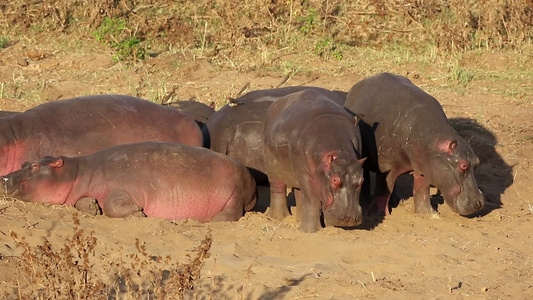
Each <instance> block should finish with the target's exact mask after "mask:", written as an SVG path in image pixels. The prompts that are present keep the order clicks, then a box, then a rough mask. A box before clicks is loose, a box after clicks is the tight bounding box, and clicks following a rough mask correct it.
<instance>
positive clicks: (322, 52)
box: [315, 38, 342, 60]
mask: <svg viewBox="0 0 533 300" xmlns="http://www.w3.org/2000/svg"><path fill="white" fill-rule="evenodd" d="M315 54H316V55H318V56H320V57H326V56H330V55H331V56H332V57H334V58H335V59H336V60H342V52H341V51H340V49H339V47H338V46H337V45H336V44H335V42H334V41H333V39H332V38H326V39H323V40H320V41H318V42H317V43H316V44H315Z"/></svg>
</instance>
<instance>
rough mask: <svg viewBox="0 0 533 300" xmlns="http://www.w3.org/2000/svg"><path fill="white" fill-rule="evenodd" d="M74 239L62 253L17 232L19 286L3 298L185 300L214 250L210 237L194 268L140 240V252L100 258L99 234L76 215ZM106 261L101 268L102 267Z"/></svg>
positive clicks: (69, 239)
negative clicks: (157, 252)
mask: <svg viewBox="0 0 533 300" xmlns="http://www.w3.org/2000/svg"><path fill="white" fill-rule="evenodd" d="M73 221H74V228H73V231H74V233H73V235H72V236H71V237H67V238H66V239H65V241H64V243H63V245H62V247H61V248H58V247H55V246H54V245H52V244H51V243H50V242H49V241H48V240H47V239H46V238H43V242H42V244H40V245H37V246H31V245H30V244H29V243H28V242H27V241H26V239H25V237H19V236H18V235H17V234H16V233H14V232H12V233H11V237H12V238H13V239H14V241H15V242H16V247H17V248H18V249H19V250H20V251H21V255H20V257H18V263H17V274H16V279H15V280H16V282H13V283H12V285H11V286H12V289H11V290H7V291H6V292H5V294H4V295H3V296H4V298H7V299H102V298H108V299H141V298H147V299H183V298H184V293H185V292H186V291H189V290H193V289H194V288H195V285H196V282H198V281H199V279H200V270H201V268H202V266H203V263H204V260H205V259H206V258H207V257H208V251H209V249H210V248H211V242H212V240H211V236H210V234H209V235H207V236H206V237H205V238H204V240H203V241H202V242H201V244H200V245H199V246H198V247H197V248H196V249H195V250H194V251H193V252H192V253H193V257H191V260H190V262H189V263H186V264H182V263H179V262H174V261H172V258H171V257H169V256H167V257H164V258H163V257H159V256H154V255H151V254H149V253H147V251H146V248H145V245H144V244H143V243H141V242H140V241H139V239H136V242H135V246H136V249H137V253H134V254H123V253H121V255H119V256H118V257H113V258H111V257H109V255H106V254H104V255H101V256H96V255H95V249H96V247H97V242H98V241H97V238H96V236H95V233H94V231H90V232H87V231H86V230H84V229H83V228H80V221H79V219H78V218H77V216H76V215H73ZM99 261H104V262H105V264H103V268H102V269H98V268H97V267H96V266H97V265H101V264H98V263H97V262H99Z"/></svg>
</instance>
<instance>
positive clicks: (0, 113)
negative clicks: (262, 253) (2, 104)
mask: <svg viewBox="0 0 533 300" xmlns="http://www.w3.org/2000/svg"><path fill="white" fill-rule="evenodd" d="M18 113H19V112H17V111H7V110H2V111H0V118H3V117H9V116H12V115H15V114H18Z"/></svg>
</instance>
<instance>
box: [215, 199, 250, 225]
mask: <svg viewBox="0 0 533 300" xmlns="http://www.w3.org/2000/svg"><path fill="white" fill-rule="evenodd" d="M235 196H236V195H235V192H233V194H232V195H231V198H230V199H229V200H228V202H227V203H226V205H225V206H224V208H222V210H221V211H220V212H219V213H218V214H216V216H214V217H213V218H212V219H211V220H210V222H223V221H238V220H239V219H240V218H241V217H242V216H243V215H244V209H243V207H244V203H243V202H244V201H243V199H242V197H239V198H238V199H235Z"/></svg>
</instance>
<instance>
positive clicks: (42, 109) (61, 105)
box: [0, 95, 203, 175]
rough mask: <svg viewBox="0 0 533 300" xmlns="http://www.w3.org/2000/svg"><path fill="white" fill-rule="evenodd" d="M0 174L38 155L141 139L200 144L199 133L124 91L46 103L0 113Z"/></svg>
mask: <svg viewBox="0 0 533 300" xmlns="http://www.w3.org/2000/svg"><path fill="white" fill-rule="evenodd" d="M0 132H2V135H1V136H0V151H1V152H2V155H1V156H0V175H5V174H8V173H10V172H13V171H15V170H17V169H19V168H20V166H21V164H22V163H23V162H25V161H34V160H38V159H40V158H41V157H43V156H46V155H49V156H59V155H65V156H80V155H88V154H92V153H95V152H97V151H99V150H102V149H105V148H108V147H110V146H114V145H119V144H126V143H136V142H144V141H161V142H173V143H180V144H185V145H189V146H202V144H203V139H202V132H201V130H200V127H199V126H198V125H197V124H196V122H195V121H194V119H193V118H191V117H190V116H188V115H186V114H185V113H182V112H179V111H176V110H175V109H172V108H169V107H163V106H161V105H158V104H155V103H152V102H150V101H146V100H142V99H139V98H135V97H131V96H125V95H95V96H83V97H78V98H73V99H66V100H59V101H53V102H47V103H44V104H41V105H38V106H36V107H34V108H32V109H30V110H27V111H25V112H21V113H17V114H13V115H11V116H6V117H2V118H0Z"/></svg>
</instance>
